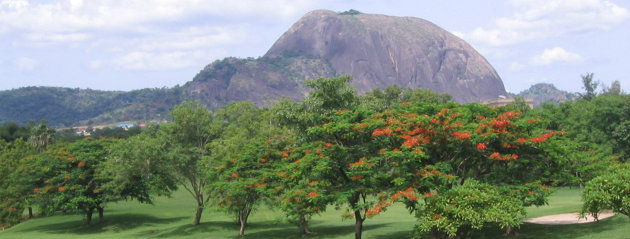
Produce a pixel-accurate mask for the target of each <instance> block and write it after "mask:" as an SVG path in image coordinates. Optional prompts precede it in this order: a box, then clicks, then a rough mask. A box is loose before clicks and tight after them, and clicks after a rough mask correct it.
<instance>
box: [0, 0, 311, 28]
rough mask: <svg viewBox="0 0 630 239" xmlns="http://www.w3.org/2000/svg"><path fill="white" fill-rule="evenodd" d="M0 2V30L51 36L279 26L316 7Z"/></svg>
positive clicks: (171, 0)
mask: <svg viewBox="0 0 630 239" xmlns="http://www.w3.org/2000/svg"><path fill="white" fill-rule="evenodd" d="M0 1H1V2H0V25H5V26H8V28H10V29H14V30H16V31H27V32H52V33H59V32H60V31H64V32H67V31H94V30H102V29H107V30H113V31H120V30H125V31H129V30H132V31H137V30H141V29H144V28H147V27H150V26H151V25H153V24H159V23H161V22H165V21H166V22H171V23H172V22H182V21H186V20H187V19H191V18H195V17H204V18H207V19H212V18H222V19H238V18H241V17H252V18H257V19H275V20H276V21H282V20H285V19H286V18H290V17H294V16H297V15H300V14H303V13H304V12H305V11H306V10H307V9H309V8H310V7H311V6H313V5H314V4H315V3H316V1H313V0H293V1H289V0H271V1H258V0H242V1H228V0H211V1H200V0H187V1H182V0H162V1H149V0H127V1H123V0H109V1H108V0H93V1H89V2H88V3H84V2H83V1H81V0H64V1H52V2H48V1H47V2H43V3H42V2H33V3H29V2H28V1H26V0H0ZM79 10H80V11H79ZM208 24H211V23H208Z"/></svg>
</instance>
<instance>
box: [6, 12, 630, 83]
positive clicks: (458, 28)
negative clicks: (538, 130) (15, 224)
mask: <svg viewBox="0 0 630 239" xmlns="http://www.w3.org/2000/svg"><path fill="white" fill-rule="evenodd" d="M315 9H330V10H333V11H345V10H348V9H356V10H359V11H361V12H364V13H378V14H385V15H391V16H411V17H418V18H423V19H426V20H429V21H431V22H433V23H435V24H437V25H438V26H441V27H442V28H444V29H446V30H448V31H451V32H453V33H454V34H456V35H458V36H460V37H462V38H463V39H464V40H466V41H467V42H468V43H470V44H471V45H472V46H473V47H474V48H475V49H477V51H479V52H480V53H482V55H484V56H485V57H486V59H487V60H488V61H489V62H490V64H492V65H493V66H494V68H495V69H496V70H497V72H498V73H499V75H500V76H501V78H502V79H503V82H504V84H505V87H506V89H507V90H508V91H510V92H514V93H518V92H520V91H522V90H524V89H527V88H529V86H531V85H532V84H535V83H540V82H547V83H553V84H554V85H556V86H557V87H558V88H560V89H563V90H567V91H572V92H579V91H582V89H581V81H580V75H582V74H585V73H587V72H592V73H594V74H595V79H596V80H599V81H601V82H603V83H604V84H606V85H610V83H611V82H613V81H615V80H618V81H620V82H621V86H622V88H623V90H624V91H626V92H630V61H628V60H627V59H628V57H630V12H629V9H630V1H623V0H510V1H498V0H490V1H465V0H460V1H454V0H444V1H435V0H433V1H424V0H408V1H398V0H390V1H376V0H348V1H343V0H339V1H334V0H268V1H259V0H207V1H202V0H155V1H148V0H126V1H123V0H89V1H83V0H46V1H43V0H42V1H28V0H0V79H1V80H0V90H5V89H12V88H18V87H23V86H61V87H71V88H91V89H103V90H131V89H140V88H147V87H150V88H153V87H165V86H166V87H171V86H174V85H177V84H179V85H182V84H184V83H186V82H187V81H190V80H191V79H192V78H193V77H194V76H195V74H196V73H198V72H199V71H200V70H201V69H202V68H203V67H204V66H206V65H207V64H209V63H211V62H213V61H214V60H217V59H222V58H224V57H228V56H235V57H258V56H261V55H263V54H265V52H266V51H267V49H269V48H270V47H271V45H272V44H273V42H274V41H275V40H276V39H277V38H278V37H280V35H282V33H283V32H284V31H286V30H287V29H288V28H289V27H290V26H291V25H292V24H293V23H294V22H296V21H297V20H298V19H299V18H300V17H301V16H302V15H304V14H305V13H307V12H309V11H311V10H315Z"/></svg>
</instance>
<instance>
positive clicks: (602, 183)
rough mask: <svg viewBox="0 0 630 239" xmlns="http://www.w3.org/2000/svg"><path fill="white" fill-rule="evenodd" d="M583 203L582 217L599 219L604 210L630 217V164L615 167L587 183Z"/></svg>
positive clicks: (583, 193)
mask: <svg viewBox="0 0 630 239" xmlns="http://www.w3.org/2000/svg"><path fill="white" fill-rule="evenodd" d="M582 201H583V202H584V205H583V206H582V214H581V215H582V216H585V215H587V214H590V215H592V216H593V217H595V218H597V216H598V214H599V213H600V212H602V211H603V210H612V211H613V212H615V213H621V214H624V215H626V216H628V217H630V163H624V164H616V165H613V166H612V167H610V168H609V169H608V171H607V173H605V174H602V175H600V176H597V177H595V178H593V179H592V180H590V181H589V182H588V183H586V187H584V191H583V192H582Z"/></svg>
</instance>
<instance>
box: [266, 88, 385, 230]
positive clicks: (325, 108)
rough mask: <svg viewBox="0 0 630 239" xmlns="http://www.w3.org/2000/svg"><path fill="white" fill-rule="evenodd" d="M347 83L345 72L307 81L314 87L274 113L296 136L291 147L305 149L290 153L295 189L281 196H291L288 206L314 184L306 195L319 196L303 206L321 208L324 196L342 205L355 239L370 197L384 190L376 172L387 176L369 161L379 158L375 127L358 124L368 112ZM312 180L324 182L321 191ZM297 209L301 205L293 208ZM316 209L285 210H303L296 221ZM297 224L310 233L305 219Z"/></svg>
mask: <svg viewBox="0 0 630 239" xmlns="http://www.w3.org/2000/svg"><path fill="white" fill-rule="evenodd" d="M350 81H351V78H350V77H349V76H342V77H338V78H330V79H324V78H319V79H317V80H315V81H307V83H306V84H307V85H308V86H309V87H311V88H312V90H311V91H310V92H309V95H308V97H307V98H306V99H304V100H303V101H301V102H299V103H297V104H290V103H287V102H284V103H283V104H281V105H279V106H278V108H279V109H277V112H276V114H277V115H279V117H280V118H281V119H282V120H283V122H284V123H285V124H286V125H287V126H289V127H290V128H291V129H292V130H293V132H295V134H296V136H297V137H298V138H297V140H296V141H297V142H296V144H297V147H295V148H297V149H300V150H303V151H302V152H297V153H296V152H294V153H293V157H291V159H290V162H291V163H292V164H295V165H296V166H294V167H292V168H291V169H292V170H293V172H291V173H290V174H291V177H294V178H295V180H296V181H293V182H288V184H289V185H290V186H293V187H294V188H292V189H290V190H289V191H287V192H288V193H287V194H285V196H288V197H287V198H285V199H289V201H288V202H287V204H291V203H290V201H291V200H293V201H294V202H297V203H299V202H301V201H302V198H301V197H303V196H305V195H306V194H305V192H306V191H302V190H304V189H305V187H304V184H305V183H306V184H307V185H308V184H309V183H312V184H313V185H309V186H311V187H310V188H309V187H306V189H312V190H313V191H311V192H309V194H308V196H309V198H311V199H315V198H318V199H317V201H316V202H315V201H313V200H311V202H313V203H315V204H313V205H306V204H304V205H305V207H306V208H308V206H311V207H319V208H318V209H321V208H322V207H320V206H319V205H320V203H322V202H327V200H332V201H335V202H336V203H337V204H340V205H346V206H347V211H348V212H346V214H344V215H346V216H347V217H352V218H354V219H355V238H361V234H362V231H363V222H364V221H365V219H366V218H368V216H369V215H371V214H370V213H368V211H369V209H370V208H371V206H372V205H374V204H375V203H376V202H375V200H376V199H374V198H373V197H371V196H372V195H376V194H377V193H379V192H381V191H382V190H383V189H382V187H383V186H384V184H383V183H381V182H380V181H379V180H381V179H382V178H380V177H379V175H381V176H382V175H386V172H385V170H386V168H385V167H382V168H381V167H377V166H376V165H378V164H375V163H373V162H372V161H378V159H377V156H378V151H379V149H380V148H379V147H378V146H376V145H375V144H373V141H372V137H371V130H373V129H374V128H367V127H362V126H361V125H360V123H361V121H362V120H363V119H365V118H367V117H368V116H369V115H370V114H371V112H370V111H369V110H365V109H361V108H360V107H358V105H359V97H358V96H357V93H356V89H355V88H353V87H351V86H350V85H349V82H350ZM366 126H367V125H366ZM299 180H306V181H304V182H299ZM314 182H315V183H314ZM316 184H319V185H326V187H325V190H319V191H315V189H317V187H314V186H315V185H316ZM322 189H324V188H322ZM291 190H294V191H291ZM290 194H297V195H290ZM320 195H321V197H322V198H321V200H320V199H319V197H320ZM296 196H297V197H296ZM297 200H299V202H298V201H297ZM300 208H304V207H302V206H299V207H297V208H296V209H300ZM316 211H318V210H302V211H301V212H297V211H289V214H292V215H296V214H301V215H299V217H300V219H304V220H306V218H307V217H308V216H310V215H311V214H312V213H315V212H316ZM301 224H302V228H303V230H304V231H305V232H306V231H308V230H307V229H306V228H307V227H306V222H304V221H302V223H301Z"/></svg>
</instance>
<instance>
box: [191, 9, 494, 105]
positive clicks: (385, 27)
mask: <svg viewBox="0 0 630 239" xmlns="http://www.w3.org/2000/svg"><path fill="white" fill-rule="evenodd" d="M351 13H352V14H340V13H336V12H333V11H327V10H317V11H313V12H310V13H308V14H306V15H305V16H304V17H302V18H301V19H300V20H299V21H297V22H296V23H295V24H294V25H293V26H292V27H291V28H290V29H289V30H288V31H287V32H286V33H284V34H283V35H282V36H281V37H280V39H278V40H277V41H276V42H275V43H274V44H273V46H272V47H271V49H269V51H268V52H267V53H266V54H265V55H264V56H263V57H260V58H257V59H253V58H249V59H237V58H226V59H224V60H222V61H216V62H214V63H212V64H210V65H208V66H207V67H206V68H205V69H203V70H202V71H201V72H200V73H199V74H198V75H197V76H196V77H195V78H194V80H193V81H192V82H189V83H188V84H187V85H186V86H185V87H186V88H187V92H188V95H189V96H190V97H191V99H194V100H199V101H201V102H203V103H204V104H206V105H207V106H209V107H210V108H216V107H219V106H221V105H223V104H225V103H228V102H231V101H239V100H251V101H253V102H255V103H257V104H259V105H264V104H265V102H266V101H268V100H272V99H279V98H287V97H288V98H291V99H300V98H303V97H304V96H305V95H306V94H307V91H308V89H306V88H305V87H304V84H303V83H304V81H305V80H308V79H315V78H317V77H332V76H338V75H341V74H349V75H351V76H352V77H353V82H352V85H354V86H355V87H357V88H358V90H359V92H360V93H363V92H367V91H371V90H373V89H377V88H381V89H382V88H385V87H387V86H390V85H398V86H401V87H403V88H412V89H416V88H426V89H431V90H433V91H436V92H438V93H448V94H451V95H452V96H453V99H454V100H456V101H458V102H460V103H467V102H480V101H483V100H488V99H494V98H497V97H498V96H499V95H506V92H505V88H504V86H503V82H502V81H501V78H499V76H498V75H497V73H496V72H495V71H494V69H493V68H492V66H490V64H489V63H488V62H487V61H486V60H485V59H484V58H483V57H482V56H481V55H480V54H479V53H478V52H477V51H475V50H474V49H473V48H472V47H471V46H470V45H468V44H467V43H466V42H464V41H463V40H462V39H459V38H458V37H456V36H454V35H453V34H451V33H449V32H447V31H445V30H444V29H441V28H440V27H438V26H436V25H435V24H433V23H430V22H428V21H426V20H422V19H419V18H413V17H391V16H385V15H376V14H358V12H351Z"/></svg>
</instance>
